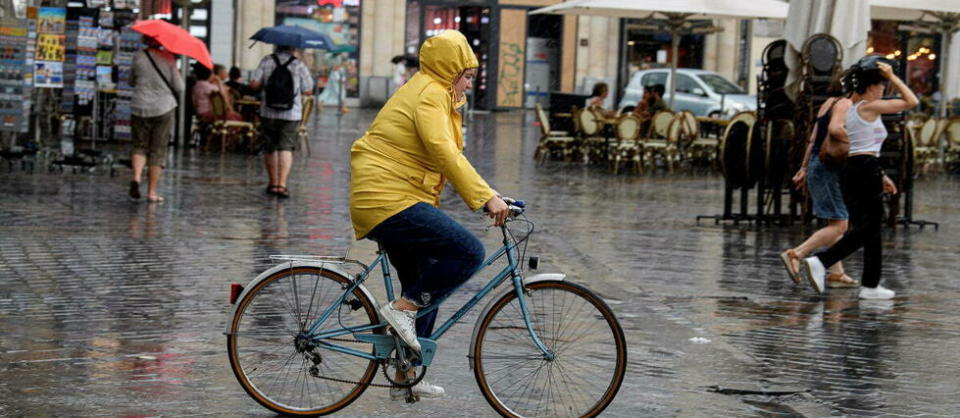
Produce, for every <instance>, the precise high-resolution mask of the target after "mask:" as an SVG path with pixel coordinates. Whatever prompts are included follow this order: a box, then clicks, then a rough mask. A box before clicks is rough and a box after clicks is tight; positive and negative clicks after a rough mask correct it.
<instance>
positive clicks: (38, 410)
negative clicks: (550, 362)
mask: <svg viewBox="0 0 960 418" xmlns="http://www.w3.org/2000/svg"><path fill="white" fill-rule="evenodd" d="M373 116H374V113H373V112H371V111H358V112H353V113H350V114H348V115H346V116H344V117H342V118H340V119H337V118H336V117H335V116H334V115H332V114H330V113H327V114H321V115H319V117H318V119H317V120H316V121H315V125H314V136H313V138H312V150H313V155H311V156H306V155H302V154H301V155H299V156H298V160H297V163H296V164H297V165H296V168H295V171H294V174H293V180H292V184H291V191H292V193H293V198H292V199H290V200H289V201H285V202H281V201H277V200H275V199H273V198H268V197H266V196H264V195H263V194H262V193H263V186H264V183H265V181H264V179H263V174H262V167H261V161H260V160H259V159H257V158H252V157H247V156H242V155H220V154H204V153H199V152H196V151H194V150H186V151H175V152H173V154H174V157H173V160H172V162H171V164H170V167H169V169H168V170H167V172H166V174H165V177H164V181H163V185H162V188H161V193H162V194H164V195H165V196H166V198H167V201H166V202H164V203H163V204H160V205H146V204H136V203H131V202H129V201H128V200H126V199H125V197H124V192H125V190H126V187H125V184H126V181H127V179H125V178H123V177H122V176H121V177H116V178H110V177H108V176H106V175H103V174H93V175H90V174H77V175H73V174H49V173H46V172H37V173H35V174H27V173H23V172H20V171H14V172H13V173H0V178H2V181H0V330H2V333H0V415H9V416H19V415H54V414H56V415H68V416H70V415H73V416H76V415H94V414H105V415H189V414H213V415H223V416H235V415H261V416H267V415H270V414H268V411H266V410H265V409H263V408H261V407H260V406H258V405H257V404H256V403H255V402H254V401H253V400H251V399H250V398H249V397H248V396H247V395H246V394H245V393H244V392H243V391H242V389H241V388H240V386H239V385H238V384H237V383H236V381H235V380H234V378H233V375H232V373H231V372H230V370H229V365H228V362H227V359H226V355H225V347H224V344H223V343H224V337H223V335H222V332H223V330H224V327H225V325H226V320H227V317H228V315H229V313H230V306H229V304H228V303H227V297H228V295H229V293H228V284H229V283H231V282H240V283H244V282H247V281H249V280H250V279H252V278H253V277H255V275H256V274H257V273H258V272H260V271H262V270H264V269H266V268H267V267H268V266H269V265H270V261H269V260H268V259H267V256H268V255H269V254H290V253H300V254H343V253H345V252H348V251H349V253H350V255H351V257H355V258H359V259H361V260H370V259H372V258H373V256H372V255H373V251H374V249H375V248H374V246H373V244H372V243H370V242H366V241H365V242H354V241H353V239H352V234H351V230H350V224H349V221H348V220H349V218H348V213H347V201H346V198H347V184H348V179H349V166H348V159H349V153H348V150H349V145H350V143H351V142H352V141H353V139H355V138H356V137H358V136H359V135H361V133H362V130H363V129H364V128H365V127H366V125H367V124H368V123H369V121H370V120H371V119H372V117H373ZM531 122H532V118H531V117H530V116H529V115H523V114H521V113H507V114H493V115H478V116H476V117H475V118H474V119H473V120H471V121H469V126H468V129H467V135H466V143H467V150H466V153H467V154H468V156H469V157H470V158H471V160H472V161H473V162H474V163H475V165H476V166H477V167H478V170H479V171H480V172H481V173H482V174H483V175H484V176H485V177H486V178H487V179H488V180H489V181H490V182H491V183H492V184H493V185H494V186H495V187H496V188H497V189H498V190H499V191H501V192H502V193H504V194H506V195H511V196H516V197H520V198H523V199H525V200H526V201H527V202H529V205H530V208H531V209H530V211H529V217H530V218H531V219H532V220H534V221H536V222H537V234H536V235H535V237H534V240H533V242H532V244H531V247H530V251H529V253H530V254H532V255H539V256H540V257H541V260H542V268H541V270H542V271H558V270H562V271H565V272H567V273H569V274H570V279H571V280H575V281H577V282H580V283H583V284H585V285H587V286H588V287H590V288H592V289H594V290H595V291H597V292H598V293H600V294H601V295H603V296H604V297H605V298H607V300H608V301H609V303H610V304H611V306H612V307H613V309H614V310H615V311H616V312H617V313H618V314H619V316H620V318H621V322H622V324H623V326H624V329H625V331H626V334H627V339H628V342H629V344H630V353H629V362H630V363H629V372H628V376H627V379H626V380H625V383H624V386H623V388H622V389H621V393H620V395H619V396H618V398H617V399H616V400H615V401H614V403H613V404H612V405H611V407H610V408H609V409H608V411H607V412H608V415H611V416H624V417H627V416H630V417H633V416H649V415H655V416H730V415H747V416H750V415H784V416H791V415H807V416H824V415H840V414H845V415H890V416H898V415H916V414H926V415H953V414H955V413H956V411H958V410H960V401H958V400H957V399H958V398H957V397H956V388H957V387H958V384H960V351H958V350H956V349H954V348H953V347H955V346H957V345H958V343H960V317H958V316H957V314H956V312H958V308H960V306H958V304H960V303H958V302H957V297H958V296H960V283H958V282H957V281H956V280H953V278H954V276H955V274H954V271H955V270H956V268H957V266H960V263H958V261H960V239H957V237H958V236H957V233H956V229H955V227H954V226H953V222H956V221H958V220H960V205H957V201H958V198H957V196H958V195H960V194H958V192H960V181H958V179H957V178H956V177H950V176H940V177H938V178H933V179H924V180H921V181H919V183H918V193H917V196H916V199H917V203H916V207H915V211H916V213H917V215H918V216H919V217H923V218H926V219H930V220H935V221H939V222H940V223H941V228H940V230H939V231H933V230H930V229H925V230H923V231H918V230H917V229H916V228H914V229H913V230H898V231H896V232H893V231H887V232H886V235H885V240H884V255H885V263H884V266H883V268H884V269H883V274H884V277H885V283H886V284H887V285H888V286H889V287H891V288H893V289H895V290H897V291H898V296H897V298H896V299H895V300H893V301H892V302H887V303H884V302H861V301H858V300H857V299H856V293H855V291H854V290H843V289H833V290H830V291H829V292H828V293H827V294H825V295H822V296H821V295H816V294H815V293H814V292H813V291H812V290H811V289H809V288H807V287H804V286H795V285H794V284H793V282H792V281H790V280H789V279H787V278H786V277H785V275H784V273H783V271H782V267H781V265H780V264H779V260H777V258H776V255H777V254H778V253H779V252H780V251H781V250H782V249H784V248H787V247H788V246H790V245H792V244H795V243H796V242H797V241H798V240H800V239H802V238H803V234H804V233H805V232H809V230H804V229H803V228H800V227H793V228H768V229H761V230H758V229H755V228H752V227H749V226H730V225H719V226H715V225H713V224H710V223H704V224H702V225H697V224H696V223H695V222H694V217H695V216H696V215H700V214H712V213H716V212H717V211H719V210H720V203H721V199H722V188H721V186H722V179H721V178H720V177H719V176H717V175H715V174H712V173H710V172H709V171H708V170H704V169H698V170H686V171H680V172H676V173H669V174H668V173H665V172H654V173H652V174H647V175H645V176H639V177H638V176H633V175H624V174H621V175H619V176H614V175H611V174H609V173H607V172H606V171H605V170H603V169H602V168H601V167H584V166H582V165H576V164H567V163H563V162H548V163H547V164H546V165H545V166H543V167H536V166H535V165H534V164H533V160H532V155H533V150H534V147H535V146H536V139H537V138H536V132H537V131H536V129H535V127H533V126H532V125H531ZM443 204H444V206H445V207H446V208H447V209H448V210H449V213H451V214H452V215H453V216H454V217H455V218H456V219H458V220H460V221H461V222H464V223H465V224H467V225H468V226H469V227H470V228H471V229H472V230H473V231H475V232H476V233H477V234H478V235H479V236H480V237H481V238H482V239H483V240H484V241H485V242H486V243H487V244H488V248H492V247H494V246H496V244H497V239H498V234H497V233H496V231H494V230H490V229H488V228H486V226H485V221H484V219H483V218H482V217H480V216H479V215H477V214H471V213H469V212H467V211H466V210H464V207H463V204H462V203H461V202H460V201H459V198H458V197H456V196H455V195H453V194H451V193H447V194H446V195H445V196H444V198H443ZM847 269H848V271H850V272H852V273H857V272H859V271H860V261H859V254H857V255H855V256H854V257H853V259H851V260H849V263H848V265H847ZM852 275H854V277H856V274H852ZM377 280H379V278H376V277H373V278H371V279H370V281H368V285H369V287H370V288H371V290H373V291H374V294H375V295H377V296H382V293H383V292H382V289H381V288H382V285H380V284H378V283H377ZM483 281H484V280H480V279H478V280H474V281H471V282H470V283H468V284H467V286H466V287H467V290H468V291H470V290H476V289H478V288H479V287H480V286H481V285H482V284H483V283H482V282H483ZM464 294H466V292H464V293H460V294H458V295H455V297H454V301H453V303H457V302H461V303H462V302H463V300H464V299H465V297H464ZM475 320H476V312H474V313H472V314H470V315H467V317H465V318H464V319H463V320H462V321H463V322H465V324H460V325H458V326H456V327H454V329H453V330H452V331H451V333H450V334H449V335H448V336H447V337H446V338H445V339H444V340H442V341H441V347H440V350H439V354H438V358H437V360H435V363H434V365H435V367H433V368H431V372H430V376H429V377H428V379H429V380H431V381H433V382H436V383H439V384H441V385H444V386H445V387H446V389H447V392H448V396H447V398H444V399H441V400H426V401H423V402H420V403H417V404H414V405H403V404H398V403H392V402H391V401H390V400H389V397H388V396H387V391H385V390H383V389H379V388H373V389H370V390H369V391H367V393H365V394H364V395H363V397H361V398H360V400H359V401H357V402H356V403H354V404H353V405H351V406H350V407H348V408H347V409H345V410H344V411H342V412H343V414H344V415H348V416H351V415H352V416H376V415H397V416H421V415H424V414H426V415H436V416H475V415H482V416H489V415H493V411H492V410H491V409H490V408H489V407H488V406H487V405H486V402H485V401H484V400H483V398H482V396H481V395H480V393H479V390H478V389H477V387H476V384H475V383H474V379H473V377H472V374H471V371H470V370H469V367H468V363H467V361H466V358H465V355H466V352H467V346H468V344H469V339H470V331H471V329H472V326H471V324H472V323H473V321H475ZM378 380H382V377H378Z"/></svg>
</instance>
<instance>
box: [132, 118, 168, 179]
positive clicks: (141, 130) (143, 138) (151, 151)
mask: <svg viewBox="0 0 960 418" xmlns="http://www.w3.org/2000/svg"><path fill="white" fill-rule="evenodd" d="M175 111H176V109H174V110H171V111H169V112H167V113H164V114H162V115H160V116H152V117H146V118H144V117H140V116H136V115H133V116H132V118H131V127H132V129H133V153H134V154H139V155H143V156H145V157H147V166H160V167H163V166H164V164H165V163H166V161H167V145H168V144H169V143H170V133H171V129H172V127H173V115H174V114H175V113H176V112H175Z"/></svg>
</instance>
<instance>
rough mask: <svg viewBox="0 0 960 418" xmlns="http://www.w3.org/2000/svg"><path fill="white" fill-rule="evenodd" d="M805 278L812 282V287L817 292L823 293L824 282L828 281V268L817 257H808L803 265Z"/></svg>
mask: <svg viewBox="0 0 960 418" xmlns="http://www.w3.org/2000/svg"><path fill="white" fill-rule="evenodd" d="M801 267H802V268H801V270H803V271H802V273H803V277H805V278H806V279H807V281H808V282H810V285H811V286H813V288H814V289H815V290H816V291H817V293H823V282H824V280H826V279H827V268H826V267H824V266H823V263H821V262H820V259H819V258H817V257H815V256H814V257H807V258H804V259H803V263H801Z"/></svg>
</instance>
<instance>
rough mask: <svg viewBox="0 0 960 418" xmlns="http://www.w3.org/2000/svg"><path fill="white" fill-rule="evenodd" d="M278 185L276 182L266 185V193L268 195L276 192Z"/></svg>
mask: <svg viewBox="0 0 960 418" xmlns="http://www.w3.org/2000/svg"><path fill="white" fill-rule="evenodd" d="M278 187H280V186H277V185H276V184H271V185H268V186H267V194H268V195H276V194H277V188H278Z"/></svg>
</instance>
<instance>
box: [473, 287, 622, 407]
mask: <svg viewBox="0 0 960 418" xmlns="http://www.w3.org/2000/svg"><path fill="white" fill-rule="evenodd" d="M526 289H527V293H526V294H525V295H524V298H525V299H526V303H527V308H528V312H529V318H530V321H531V323H532V324H533V328H534V331H535V332H536V333H537V336H538V337H539V338H540V340H541V341H542V342H543V344H544V345H545V346H546V347H547V348H548V349H549V350H550V351H552V352H553V353H554V355H555V358H554V359H553V360H547V359H545V358H544V356H543V354H542V353H541V351H540V349H539V348H537V346H536V345H535V344H534V343H533V340H532V339H531V338H530V335H529V333H528V331H527V326H526V323H525V322H524V321H523V314H522V312H521V310H520V303H519V300H518V299H517V295H516V292H510V293H507V294H506V295H504V296H503V297H501V298H500V299H499V300H497V301H496V302H495V303H494V305H493V307H492V308H491V309H490V311H489V312H488V313H487V315H485V316H484V317H483V318H481V319H480V320H481V323H480V329H479V332H478V333H477V337H476V338H477V341H476V343H475V344H474V349H473V352H472V353H471V354H472V356H473V370H474V374H475V375H476V378H477V384H479V385H480V390H481V392H483V396H484V397H485V398H486V399H487V402H489V403H490V405H491V406H493V408H494V409H495V410H496V411H497V412H498V413H500V414H501V415H503V416H576V417H579V416H587V417H593V416H596V415H598V414H600V412H602V411H603V410H604V409H605V408H606V407H607V405H609V404H610V402H611V401H613V398H614V397H615V396H616V395H617V391H619V390H620V384H621V383H622V382H623V376H624V373H625V371H626V366H627V344H626V341H625V339H624V337H623V330H622V329H621V328H620V323H619V322H618V321H617V318H616V317H615V316H614V315H613V312H612V311H611V310H610V308H609V307H608V306H607V304H606V303H604V302H603V300H602V299H600V298H599V297H597V296H596V295H595V294H593V292H591V291H590V290H588V289H586V288H585V287H583V286H579V285H576V284H573V283H568V282H565V281H544V282H537V283H532V284H530V285H528V286H526Z"/></svg>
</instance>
